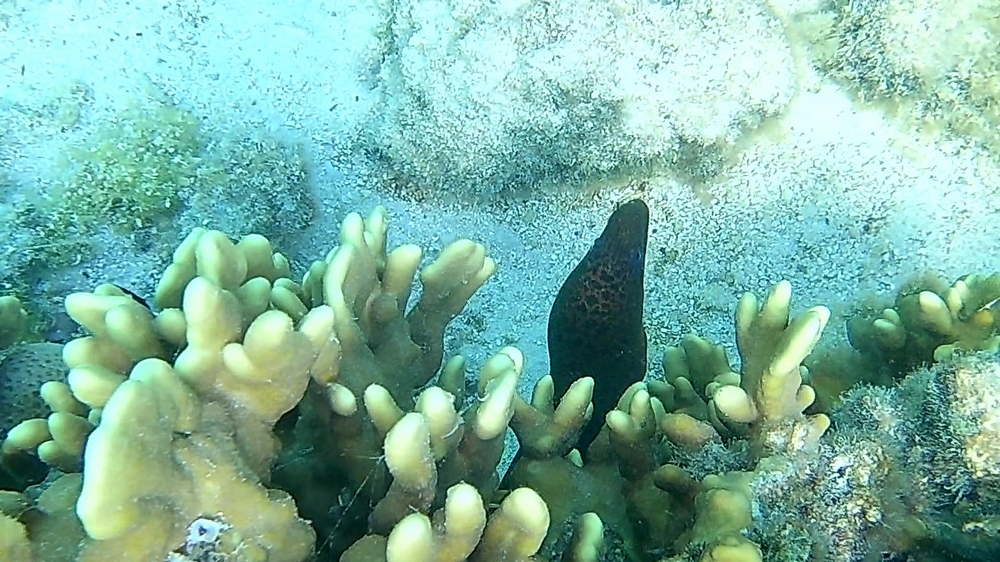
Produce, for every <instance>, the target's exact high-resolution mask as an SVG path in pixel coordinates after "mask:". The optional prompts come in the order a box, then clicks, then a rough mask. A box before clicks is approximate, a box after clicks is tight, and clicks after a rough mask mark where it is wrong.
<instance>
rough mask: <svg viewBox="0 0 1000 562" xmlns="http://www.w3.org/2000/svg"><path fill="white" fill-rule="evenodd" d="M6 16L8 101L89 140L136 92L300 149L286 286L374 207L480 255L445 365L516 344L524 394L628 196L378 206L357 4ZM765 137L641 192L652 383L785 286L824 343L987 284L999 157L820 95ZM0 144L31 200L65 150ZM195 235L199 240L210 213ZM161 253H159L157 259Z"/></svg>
mask: <svg viewBox="0 0 1000 562" xmlns="http://www.w3.org/2000/svg"><path fill="white" fill-rule="evenodd" d="M19 10H20V11H19V12H18V13H17V14H16V15H15V16H13V17H11V18H9V19H8V20H6V21H5V23H4V27H5V29H3V30H2V32H0V99H2V100H3V101H4V102H5V105H10V104H18V103H27V104H30V103H31V101H32V100H33V99H37V98H38V97H39V96H44V95H48V94H46V92H49V91H51V90H52V89H53V88H55V87H57V86H58V85H59V84H61V83H65V82H67V81H70V80H80V81H83V82H84V83H86V84H87V85H88V86H89V87H90V88H91V90H92V92H93V96H94V99H93V101H92V102H91V103H89V104H88V106H87V108H86V110H85V113H84V114H83V115H81V123H82V127H83V128H84V129H87V128H93V127H94V126H95V124H96V123H97V122H99V121H100V120H101V119H102V118H106V117H107V116H108V115H110V114H113V113H114V111H115V110H116V109H117V108H120V107H122V106H123V105H124V104H126V103H127V101H128V99H130V97H132V96H135V95H136V92H138V91H140V90H141V88H142V84H143V83H144V81H145V80H147V79H148V81H149V82H151V83H152V84H154V85H155V86H156V87H157V88H158V89H160V90H161V91H162V92H164V93H166V94H167V95H168V96H170V97H171V98H173V99H174V100H175V101H176V102H177V103H178V104H179V105H180V106H181V107H186V108H190V109H192V110H193V111H194V112H195V113H196V114H197V115H198V116H200V117H202V118H203V120H204V125H205V127H206V128H207V129H209V130H212V129H215V130H227V129H229V128H232V127H234V126H245V127H260V128H265V129H268V130H271V131H275V132H278V133H280V134H282V135H285V136H286V137H288V138H293V139H297V140H299V141H301V142H303V143H305V146H306V151H307V154H308V156H309V159H310V161H311V162H312V168H313V169H312V172H313V177H312V182H313V186H314V189H315V192H316V196H317V198H318V200H319V207H320V213H319V214H318V215H317V218H316V220H315V222H314V223H313V225H312V226H311V228H309V229H308V230H307V231H306V232H302V233H300V234H296V235H294V236H290V237H289V238H288V239H286V240H284V241H283V242H282V245H281V247H280V249H281V250H282V251H284V252H286V253H287V254H288V255H290V256H291V257H292V259H293V260H294V263H295V264H296V267H297V268H298V270H299V271H300V272H301V270H302V269H303V268H304V267H305V266H306V265H307V264H308V262H309V261H310V260H312V259H317V258H320V257H322V256H323V255H324V254H325V253H326V251H327V249H328V248H329V247H330V246H331V245H332V244H334V243H335V241H336V231H337V227H338V222H339V220H340V218H341V217H342V216H343V215H344V214H345V213H347V212H349V211H352V210H358V211H361V212H362V213H367V211H368V210H369V209H370V208H371V207H372V206H373V205H376V204H381V205H384V206H385V207H387V209H388V211H389V214H390V216H391V234H390V243H391V244H393V245H395V244H400V243H403V242H414V243H417V244H420V245H421V246H423V247H424V248H425V249H426V250H427V253H428V255H429V256H431V257H432V256H434V255H436V253H437V251H438V250H439V249H440V248H441V247H442V245H443V244H445V243H447V242H448V241H451V240H453V239H455V238H457V237H462V236H467V237H471V238H473V239H475V240H478V241H482V242H484V243H485V244H486V245H487V246H488V248H489V252H490V254H491V255H492V256H494V257H495V259H496V260H497V262H498V264H499V273H498V274H497V275H496V276H495V278H494V279H493V280H491V281H490V282H489V284H488V285H487V286H486V287H485V288H484V289H483V290H481V291H480V292H479V293H478V295H477V296H476V297H475V299H474V301H473V302H472V304H471V305H470V308H469V310H468V312H467V313H466V314H465V315H463V317H461V318H460V319H458V320H457V321H456V322H455V323H454V324H453V326H452V329H451V331H450V332H449V352H450V353H456V352H460V353H463V354H466V355H468V356H469V357H470V360H471V364H470V365H471V367H472V368H473V369H475V368H477V367H478V365H480V364H481V363H482V361H483V359H484V358H485V356H486V355H487V354H488V353H491V352H492V351H495V350H496V349H498V348H500V347H502V346H503V345H507V344H510V343H513V344H515V345H517V346H518V347H520V348H521V349H522V350H523V351H524V352H525V355H526V357H527V374H528V376H527V377H526V380H525V385H527V384H529V382H530V381H533V380H535V379H537V378H538V377H540V376H541V375H543V374H544V373H545V372H546V368H547V367H546V361H547V359H546V353H545V326H546V318H547V314H548V310H549V307H550V305H551V303H552V300H553V298H554V296H555V292H556V291H557V289H558V287H559V285H560V283H561V280H562V279H563V278H564V277H565V276H566V275H567V274H568V272H569V271H570V270H571V269H572V268H573V266H574V265H575V263H576V262H577V260H578V259H579V258H580V257H582V256H583V254H584V253H585V252H586V250H587V249H588V247H589V245H590V243H591V241H592V240H593V239H594V238H595V237H596V236H597V235H598V234H599V233H600V231H601V229H602V228H603V226H604V222H605V220H606V217H607V216H608V214H609V213H610V211H611V210H612V209H613V208H614V206H615V205H616V204H617V203H618V202H620V201H622V200H624V199H625V198H627V197H630V196H631V195H633V194H631V193H625V192H622V191H615V190H608V191H603V192H600V193H599V194H597V195H596V196H593V195H587V196H579V195H574V194H572V193H565V194H546V195H540V196H539V197H537V198H534V199H531V200H522V201H516V202H509V203H506V204H498V205H482V204H479V205H471V204H462V203H460V202H456V201H453V200H441V201H435V200H434V199H433V198H431V199H430V200H426V201H421V202H419V203H415V202H413V201H407V200H405V199H400V198H398V197H394V196H393V195H391V194H389V193H387V192H385V191H383V190H381V189H380V187H379V185H380V184H379V178H378V177H376V176H375V175H373V171H372V170H371V169H370V168H368V167H367V166H366V165H365V164H364V160H363V159H360V158H356V157H355V155H354V154H353V153H352V147H351V146H350V143H349V142H348V138H349V136H350V131H351V130H352V128H353V127H355V126H356V125H357V123H358V122H359V120H360V119H361V118H362V117H363V116H364V115H365V113H366V112H367V111H370V110H371V107H372V103H373V100H374V98H375V92H374V91H373V82H372V76H371V73H370V72H369V71H370V69H367V68H365V67H364V64H363V63H362V62H361V61H363V60H365V54H366V51H368V50H370V49H372V48H373V45H372V42H373V40H372V38H371V35H370V32H371V28H372V26H373V25H374V21H375V18H374V16H373V13H372V9H371V6H370V3H366V2H351V1H342V2H323V1H318V0H283V1H281V2H265V1H255V2H246V1H240V2H237V1H222V0H220V1H217V2H210V1H200V0H179V1H172V2H165V1H160V2H156V1H133V2H126V1H108V2H100V1H96V2H81V1H73V0H53V1H39V2H30V3H28V2H24V3H22V5H20V6H19ZM22 68H23V71H22ZM779 128H780V131H779V132H778V134H771V135H768V136H767V137H766V138H763V137H762V138H761V139H760V140H759V141H758V142H757V143H756V144H754V145H752V146H750V147H749V148H748V149H747V150H746V151H744V152H743V153H742V155H741V157H740V160H739V161H738V162H737V163H736V164H735V165H734V166H733V167H732V168H730V169H729V170H728V171H727V172H726V173H725V174H724V175H723V176H722V177H721V178H718V179H717V180H716V181H715V182H713V183H712V184H710V185H709V186H708V187H707V194H702V196H701V197H696V196H695V195H694V194H693V192H692V189H691V188H690V187H689V186H686V185H683V184H682V183H679V182H677V181H674V180H671V179H667V178H651V179H650V180H649V187H648V189H647V190H646V192H645V193H644V195H643V196H644V197H645V198H646V200H647V202H648V203H649V206H650V208H651V210H652V217H651V220H652V224H651V237H650V240H649V251H648V257H647V267H646V310H647V314H646V323H647V331H648V333H649V337H650V357H651V361H650V365H651V366H655V365H657V364H658V357H659V354H660V353H661V351H662V349H663V346H665V345H669V344H673V343H676V342H678V341H679V339H680V337H681V336H683V335H684V334H686V333H689V332H692V331H694V332H697V333H699V334H702V335H706V336H708V337H710V338H712V339H714V340H716V341H719V342H722V343H725V344H726V345H727V346H728V347H730V348H732V341H733V327H732V314H733V311H734V309H735V305H736V301H737V299H738V297H739V295H740V294H741V293H742V292H743V291H746V290H753V291H757V292H762V291H765V290H766V289H767V288H768V287H769V286H770V285H771V284H773V283H775V282H777V281H779V280H781V279H783V278H785V279H789V280H790V281H791V282H792V285H793V288H794V304H795V309H796V310H804V309H805V308H807V307H809V306H812V305H815V304H826V305H828V306H830V307H831V309H832V310H833V313H834V316H833V319H832V320H831V323H830V328H829V329H828V332H829V333H828V335H827V338H828V341H831V342H836V341H838V338H841V339H842V338H843V319H844V318H845V317H846V315H847V314H849V313H850V312H851V310H852V307H853V306H854V305H853V303H856V302H857V301H858V299H859V296H861V295H870V294H872V293H874V292H880V293H885V294H887V295H888V294H890V293H892V291H893V290H894V288H896V287H898V286H899V284H900V283H901V282H902V281H903V280H905V279H906V278H907V277H908V276H909V275H911V274H913V273H915V272H918V271H923V270H926V269H930V270H935V271H940V272H942V273H943V274H944V275H945V276H947V277H949V278H955V277H957V276H959V275H962V274H964V273H967V272H970V271H991V270H993V269H996V267H997V263H998V260H997V258H998V252H1000V248H998V246H997V240H998V239H1000V221H998V220H997V216H998V215H997V213H998V212H1000V209H998V206H1000V195H998V193H1000V170H998V169H997V167H996V159H991V158H988V157H987V156H986V155H983V154H981V153H978V152H977V150H976V149H974V148H971V147H968V146H965V145H963V144H962V143H961V142H959V141H947V140H941V139H937V140H932V139H927V138H920V137H909V136H907V135H906V134H904V133H902V132H900V130H899V128H898V127H896V126H894V125H893V124H892V123H889V122H886V121H885V118H884V116H883V115H882V114H881V113H880V112H878V111H876V110H871V109H867V110H866V109H861V108H860V106H859V105H857V104H855V103H853V102H852V100H851V95H850V94H849V93H847V92H844V91H842V90H841V89H839V88H838V87H837V86H835V85H833V84H830V83H827V82H824V81H823V80H821V79H820V78H819V77H815V83H814V84H813V85H812V87H811V88H810V89H809V91H808V92H807V93H804V94H803V95H801V96H799V97H797V98H796V100H795V102H794V106H793V107H792V108H790V109H789V111H787V113H786V115H785V117H784V119H783V120H782V122H781V123H780V124H779ZM0 135H3V139H2V143H0V163H2V165H3V166H4V167H5V168H7V169H8V170H9V173H10V175H11V177H12V178H13V179H14V180H15V181H16V182H17V185H18V186H19V187H18V189H24V190H31V189H39V187H38V183H37V181H36V178H38V177H40V176H42V175H43V174H42V172H43V171H44V169H45V167H46V166H49V165H51V162H52V159H53V158H54V157H55V156H56V153H57V152H58V150H59V147H60V146H63V145H64V144H65V142H67V141H72V138H71V137H69V136H63V137H60V135H59V134H56V135H54V137H50V136H49V135H32V134H30V132H28V131H18V130H6V131H0ZM7 200H8V201H9V200H10V199H7ZM218 212H220V213H224V212H225V210H224V209H219V210H218ZM204 222H205V223H206V225H207V226H211V217H205V221H204ZM168 242H169V243H165V244H164V245H163V246H162V248H161V249H165V248H167V247H172V245H173V243H174V241H168ZM15 251H16V249H15ZM165 256H166V254H165V253H164V252H156V253H153V254H140V253H136V251H135V250H133V249H131V246H130V245H129V244H127V243H124V242H123V243H115V242H114V240H113V239H111V242H109V243H105V244H104V245H103V248H102V251H101V254H100V255H99V256H98V257H97V258H96V259H95V260H93V261H92V262H88V263H85V264H81V265H80V266H79V267H75V268H70V269H69V270H67V271H60V272H54V273H53V275H52V276H50V277H49V278H46V279H44V280H43V282H42V284H41V285H40V286H39V290H40V291H45V292H47V293H50V294H61V293H65V292H68V291H73V290H85V289H88V288H91V287H92V286H93V285H94V284H95V283H97V282H98V281H100V280H104V279H108V280H112V281H114V282H116V283H119V284H121V285H125V286H128V287H130V288H133V289H134V290H136V291H137V292H140V293H144V294H149V292H150V291H151V288H152V286H153V283H154V281H155V278H156V276H157V275H158V274H159V272H160V271H162V268H163V267H164V266H165V261H164V258H165ZM484 327H485V328H484ZM651 368H652V367H651Z"/></svg>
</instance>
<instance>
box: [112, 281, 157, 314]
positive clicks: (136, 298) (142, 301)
mask: <svg viewBox="0 0 1000 562" xmlns="http://www.w3.org/2000/svg"><path fill="white" fill-rule="evenodd" d="M115 287H118V288H119V289H120V290H121V291H122V292H123V293H125V294H126V295H128V296H130V297H132V300H134V301H135V302H137V303H139V304H141V305H142V306H145V307H146V309H147V310H153V309H152V307H150V306H149V303H148V302H146V299H144V298H142V297H140V296H139V295H137V294H135V293H133V292H132V291H130V290H128V289H126V288H125V287H122V286H121V285H119V284H117V283H115Z"/></svg>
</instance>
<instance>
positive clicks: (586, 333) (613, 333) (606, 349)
mask: <svg viewBox="0 0 1000 562" xmlns="http://www.w3.org/2000/svg"><path fill="white" fill-rule="evenodd" d="M648 230H649V208H648V207H647V206H646V203H645V202H643V201H642V200H641V199H633V200H631V201H629V202H627V203H625V204H623V205H621V206H620V207H618V208H617V209H615V211H614V213H612V214H611V217H610V218H609V219H608V224H607V226H605V227H604V232H602V233H601V236H600V237H599V238H598V239H597V241H595V242H594V245H593V247H591V248H590V251H589V252H587V255H585V256H584V257H583V259H582V260H581V261H580V263H579V264H577V266H576V268H575V269H574V270H573V272H572V273H570V274H569V277H567V278H566V281H565V282H564V283H563V285H562V287H561V288H560V289H559V293H558V295H557V296H556V300H555V302H554V303H553V304H552V310H551V311H550V312H549V326H548V347H549V365H550V369H551V373H550V374H551V376H552V380H553V382H554V383H555V391H556V396H562V395H563V393H565V392H566V390H567V389H568V388H569V386H570V385H571V384H573V382H574V381H575V380H577V379H579V378H580V377H586V376H589V377H593V379H594V399H593V403H594V415H593V417H592V418H591V419H590V422H588V423H587V425H586V426H585V427H584V428H583V431H582V432H581V434H580V439H579V441H578V442H577V448H578V449H579V450H580V453H581V454H583V455H586V450H587V448H588V447H589V446H590V444H591V443H592V442H593V441H594V439H595V438H596V437H597V435H598V433H600V431H601V428H602V427H604V418H605V416H606V415H607V413H608V412H609V411H611V410H612V409H613V408H614V407H615V406H616V405H617V404H618V398H619V397H620V396H621V394H622V393H623V392H624V391H625V389H626V388H628V387H629V386H630V385H632V383H634V382H636V381H640V380H642V379H643V377H645V376H646V331H645V328H643V325H642V306H643V292H644V286H643V276H644V273H645V264H646V239H647V236H648Z"/></svg>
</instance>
